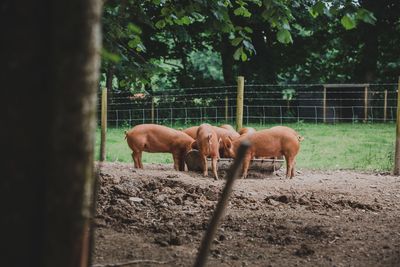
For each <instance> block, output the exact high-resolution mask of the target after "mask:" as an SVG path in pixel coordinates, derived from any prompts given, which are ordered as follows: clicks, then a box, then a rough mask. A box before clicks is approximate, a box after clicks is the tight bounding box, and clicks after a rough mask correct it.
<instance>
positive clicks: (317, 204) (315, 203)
mask: <svg viewBox="0 0 400 267" xmlns="http://www.w3.org/2000/svg"><path fill="white" fill-rule="evenodd" d="M264 202H265V203H267V204H269V205H272V206H278V205H280V204H288V205H295V204H299V205H302V206H307V207H308V208H309V209H314V208H319V209H320V208H326V209H333V210H341V209H344V208H353V209H361V210H370V211H378V210H380V209H382V207H381V206H380V205H379V204H366V203H360V202H358V201H356V200H350V199H343V198H342V199H339V200H337V199H335V197H334V196H331V197H329V196H325V197H324V198H318V197H316V196H315V194H313V193H311V194H303V195H298V194H296V193H288V194H283V195H271V196H267V197H266V198H265V199H264Z"/></svg>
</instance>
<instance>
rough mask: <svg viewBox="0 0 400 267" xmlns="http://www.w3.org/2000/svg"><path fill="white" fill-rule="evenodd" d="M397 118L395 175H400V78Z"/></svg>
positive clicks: (399, 83)
mask: <svg viewBox="0 0 400 267" xmlns="http://www.w3.org/2000/svg"><path fill="white" fill-rule="evenodd" d="M396 114H397V116H396V151H395V157H394V160H395V161H394V171H393V174H394V175H400V76H399V81H398V84H397V113H396Z"/></svg>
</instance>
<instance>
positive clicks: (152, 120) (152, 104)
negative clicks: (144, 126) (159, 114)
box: [151, 96, 154, 123]
mask: <svg viewBox="0 0 400 267" xmlns="http://www.w3.org/2000/svg"><path fill="white" fill-rule="evenodd" d="M151 123H154V96H152V97H151Z"/></svg>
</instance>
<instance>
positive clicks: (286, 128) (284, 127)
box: [270, 126, 304, 142]
mask: <svg viewBox="0 0 400 267" xmlns="http://www.w3.org/2000/svg"><path fill="white" fill-rule="evenodd" d="M270 129H282V130H287V131H289V132H291V133H292V134H294V135H295V136H296V137H297V139H299V141H300V142H301V141H303V140H304V137H303V136H301V135H299V134H298V133H297V132H296V131H295V130H293V129H292V128H289V127H286V126H274V127H272V128H270Z"/></svg>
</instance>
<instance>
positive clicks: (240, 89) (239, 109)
mask: <svg viewBox="0 0 400 267" xmlns="http://www.w3.org/2000/svg"><path fill="white" fill-rule="evenodd" d="M237 84H238V86H237V97H236V130H237V131H239V130H240V129H241V128H242V127H243V98H244V77H243V76H238V77H237Z"/></svg>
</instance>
